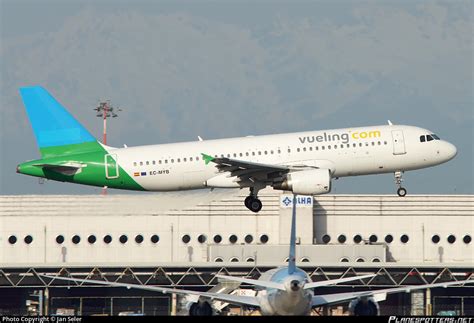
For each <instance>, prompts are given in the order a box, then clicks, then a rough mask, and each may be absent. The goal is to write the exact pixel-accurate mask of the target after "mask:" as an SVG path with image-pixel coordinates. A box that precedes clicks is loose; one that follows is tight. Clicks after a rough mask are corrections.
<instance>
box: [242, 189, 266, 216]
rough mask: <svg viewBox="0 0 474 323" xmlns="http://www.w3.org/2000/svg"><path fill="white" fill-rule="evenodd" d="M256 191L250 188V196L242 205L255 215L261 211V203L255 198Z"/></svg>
mask: <svg viewBox="0 0 474 323" xmlns="http://www.w3.org/2000/svg"><path fill="white" fill-rule="evenodd" d="M258 191H259V190H258V189H256V188H255V187H251V188H250V195H249V196H247V197H246V198H245V200H244V204H245V206H246V207H247V209H249V210H250V211H252V212H254V213H257V212H259V211H260V210H261V209H262V201H260V200H259V199H258V197H257V193H258Z"/></svg>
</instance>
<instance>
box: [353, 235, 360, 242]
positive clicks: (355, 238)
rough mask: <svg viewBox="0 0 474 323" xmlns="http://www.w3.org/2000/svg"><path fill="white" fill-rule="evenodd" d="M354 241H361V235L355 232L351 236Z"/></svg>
mask: <svg viewBox="0 0 474 323" xmlns="http://www.w3.org/2000/svg"><path fill="white" fill-rule="evenodd" d="M353 240H354V242H355V243H361V241H362V236H361V235H360V234H356V235H355V236H354V238H353Z"/></svg>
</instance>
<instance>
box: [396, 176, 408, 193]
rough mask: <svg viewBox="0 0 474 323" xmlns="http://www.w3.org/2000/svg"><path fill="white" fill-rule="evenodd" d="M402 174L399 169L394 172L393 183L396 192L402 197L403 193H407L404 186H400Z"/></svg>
mask: <svg viewBox="0 0 474 323" xmlns="http://www.w3.org/2000/svg"><path fill="white" fill-rule="evenodd" d="M402 174H403V172H400V171H397V172H395V184H396V185H397V186H398V189H397V194H398V196H400V197H404V196H405V195H407V190H406V188H404V187H402V182H403V179H402Z"/></svg>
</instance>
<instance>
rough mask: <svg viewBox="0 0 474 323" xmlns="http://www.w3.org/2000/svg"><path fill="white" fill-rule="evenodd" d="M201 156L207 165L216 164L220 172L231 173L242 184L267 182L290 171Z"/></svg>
mask: <svg viewBox="0 0 474 323" xmlns="http://www.w3.org/2000/svg"><path fill="white" fill-rule="evenodd" d="M201 155H202V157H203V159H204V162H205V163H206V165H207V164H209V163H210V162H212V163H215V164H216V167H217V169H218V170H219V171H220V172H229V173H230V175H231V177H234V176H235V177H238V178H239V181H240V182H245V181H248V180H250V181H255V180H259V181H267V180H271V179H272V178H276V177H279V176H282V175H283V174H285V173H288V172H289V171H290V168H289V167H288V166H284V165H271V164H261V163H253V162H249V161H243V160H237V159H230V158H226V157H212V156H209V155H206V154H201Z"/></svg>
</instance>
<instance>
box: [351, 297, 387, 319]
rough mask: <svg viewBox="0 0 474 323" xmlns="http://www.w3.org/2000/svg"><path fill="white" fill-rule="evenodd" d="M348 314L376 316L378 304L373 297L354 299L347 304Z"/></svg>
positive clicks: (378, 312)
mask: <svg viewBox="0 0 474 323" xmlns="http://www.w3.org/2000/svg"><path fill="white" fill-rule="evenodd" d="M349 312H350V314H351V315H354V316H377V315H379V314H380V311H379V304H378V303H377V301H375V299H374V298H373V297H363V298H357V299H354V300H353V301H351V302H350V303H349Z"/></svg>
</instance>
